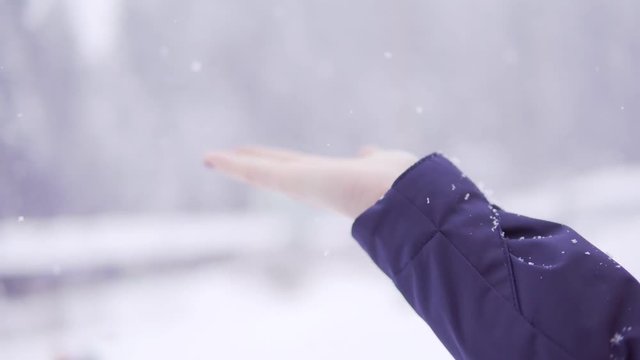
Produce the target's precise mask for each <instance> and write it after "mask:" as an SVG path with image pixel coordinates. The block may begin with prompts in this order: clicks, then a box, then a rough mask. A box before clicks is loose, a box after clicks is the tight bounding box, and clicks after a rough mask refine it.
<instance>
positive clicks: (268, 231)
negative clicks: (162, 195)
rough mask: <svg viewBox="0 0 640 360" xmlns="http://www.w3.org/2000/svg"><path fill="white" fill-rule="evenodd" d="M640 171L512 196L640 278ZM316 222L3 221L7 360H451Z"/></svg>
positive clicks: (351, 245)
mask: <svg viewBox="0 0 640 360" xmlns="http://www.w3.org/2000/svg"><path fill="white" fill-rule="evenodd" d="M639 170H640V169H632V168H619V169H607V170H603V171H602V172H596V173H592V174H585V175H583V176H581V177H579V178H576V179H566V180H563V181H561V182H560V183H555V184H548V185H544V184H543V185H541V186H539V187H536V188H531V189H526V190H525V191H521V192H517V193H514V194H506V195H505V196H503V197H502V198H501V199H498V200H497V201H498V203H499V204H500V205H501V206H502V207H503V208H505V209H508V210H511V211H515V212H519V213H522V214H525V215H529V216H534V217H540V218H544V219H551V220H554V221H558V222H562V223H566V224H568V225H570V226H572V227H573V228H574V229H576V230H577V231H578V232H580V233H581V234H583V235H584V236H585V237H587V239H589V240H590V241H591V242H593V243H594V244H596V245H597V246H599V247H601V248H602V249H603V250H605V251H607V252H609V253H610V254H611V255H612V256H613V257H614V258H615V259H616V260H617V261H618V262H620V263H621V264H622V265H624V266H625V267H626V268H627V269H628V270H630V271H631V272H632V273H633V274H635V275H636V276H639V275H640V262H638V261H637V259H638V256H639V255H640V242H639V241H638V240H640V239H639V237H640V236H638V233H637V227H638V225H640V192H638V191H637V190H635V189H634V184H638V183H639V181H640V171H639ZM350 225H351V223H350V222H349V221H347V220H346V219H342V218H335V217H329V216H320V215H318V214H317V213H315V212H311V211H306V212H299V213H297V214H296V215H293V217H292V216H287V215H285V214H282V213H269V214H227V215H175V216H169V215H167V216H154V217H142V216H136V217H130V216H103V217H99V218H75V219H74V218H69V219H57V220H51V221H33V220H31V219H20V220H18V219H15V220H14V221H6V222H4V223H2V224H0V274H2V275H1V276H2V277H3V278H4V279H5V281H4V282H3V284H4V288H0V292H1V291H4V296H2V295H0V359H9V360H11V359H29V360H31V359H34V360H38V359H76V360H77V359H83V360H85V359H212V358H222V359H254V358H260V359H327V358H337V359H343V358H350V359H353V358H356V359H359V358H367V359H390V358H403V359H424V358H430V359H450V358H451V357H450V356H449V355H448V353H447V352H446V350H445V349H444V348H443V347H442V345H441V344H440V343H439V342H438V340H437V338H436V337H435V336H434V335H433V333H432V332H431V331H430V329H429V328H428V326H426V325H425V324H424V323H423V322H422V320H421V319H420V318H419V317H418V316H417V315H415V314H414V312H413V310H411V308H410V307H409V306H407V305H406V303H405V302H404V300H403V299H402V297H401V296H400V295H399V294H398V293H397V291H396V290H395V288H394V287H393V285H392V284H391V282H390V281H389V280H388V279H387V278H386V277H385V276H384V275H383V274H382V273H381V272H380V271H379V270H378V269H377V268H376V267H375V266H374V265H373V264H372V263H371V261H370V260H369V259H368V258H367V257H366V255H365V254H364V253H363V252H362V250H360V249H359V247H358V245H357V244H356V243H355V241H353V240H352V239H351V238H350V233H349V231H350Z"/></svg>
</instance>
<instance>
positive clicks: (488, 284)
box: [393, 190, 577, 359]
mask: <svg viewBox="0 0 640 360" xmlns="http://www.w3.org/2000/svg"><path fill="white" fill-rule="evenodd" d="M395 193H397V194H400V195H401V196H402V198H403V199H404V200H405V201H406V202H408V203H409V204H410V205H411V206H412V207H413V208H414V209H416V210H417V211H418V212H419V213H420V214H421V215H422V216H423V217H424V218H425V219H427V220H428V221H429V222H430V223H431V224H434V223H433V221H432V220H431V219H430V218H429V217H428V216H427V215H426V214H425V213H424V212H423V211H422V210H421V209H420V208H419V207H418V206H416V204H414V203H413V202H412V201H411V200H409V199H408V198H407V197H406V196H404V194H402V193H401V192H399V191H397V190H396V191H395ZM438 233H440V234H442V237H444V238H445V239H446V240H447V242H448V243H449V244H450V245H451V247H452V248H453V249H455V250H456V252H457V253H458V254H459V255H460V256H461V257H462V258H463V259H464V260H465V262H467V264H468V265H469V266H470V267H471V268H472V269H473V270H475V272H476V273H477V274H478V275H479V276H480V278H481V279H482V281H484V283H485V284H486V285H487V286H488V287H489V288H490V289H491V291H493V292H494V293H496V295H498V298H500V299H502V300H503V301H505V303H507V304H509V302H508V301H506V299H505V298H504V297H502V295H500V293H499V292H498V291H497V290H496V289H495V288H494V287H493V285H491V283H489V282H488V281H487V280H486V279H485V277H484V276H482V273H481V272H480V271H479V270H478V269H477V268H476V267H475V265H474V264H473V263H472V262H471V261H470V260H469V259H468V258H467V257H466V256H465V254H464V253H463V252H462V251H460V249H458V247H457V246H456V245H455V244H454V243H453V242H452V241H451V240H449V237H448V236H447V235H446V234H445V233H443V232H442V231H440V228H438V227H436V234H438ZM434 237H435V235H434V236H432V237H431V238H430V239H429V240H431V239H433V238H434ZM429 240H427V241H425V242H424V243H423V245H422V246H421V247H420V248H419V249H418V251H417V252H416V254H415V255H414V256H412V257H411V260H409V261H408V262H407V264H405V265H404V266H403V267H402V270H400V271H399V272H398V273H397V274H394V275H393V276H394V277H400V276H402V274H403V273H404V271H405V270H406V269H407V268H408V267H409V265H411V264H412V263H413V262H414V260H415V258H416V257H417V256H418V255H419V254H420V253H421V252H422V250H423V249H424V248H425V245H426V244H428V243H429V242H430V241H429ZM514 300H515V299H514ZM509 305H511V306H513V304H509ZM517 313H518V314H519V316H520V318H521V319H522V321H524V322H526V323H527V324H528V325H529V326H530V327H531V328H532V329H533V330H534V331H535V332H536V333H538V334H540V335H541V336H542V337H544V338H545V339H547V340H548V341H549V342H550V343H552V344H554V345H555V346H556V347H558V349H560V350H561V351H562V352H564V353H565V355H567V356H568V357H570V358H572V359H577V358H576V357H574V356H573V355H571V354H570V353H569V352H568V351H567V350H566V349H565V348H564V347H562V346H560V345H559V344H558V343H557V342H555V341H554V340H553V339H552V338H550V337H549V336H548V335H547V334H545V333H544V332H543V331H542V330H540V329H539V328H538V327H536V326H535V325H533V324H532V323H531V322H530V321H529V320H528V319H527V318H525V317H524V315H523V314H522V312H520V311H518V312H517Z"/></svg>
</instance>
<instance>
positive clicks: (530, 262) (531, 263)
mask: <svg viewBox="0 0 640 360" xmlns="http://www.w3.org/2000/svg"><path fill="white" fill-rule="evenodd" d="M527 264H529V265H535V264H534V263H533V262H532V261H529V262H528V263H527Z"/></svg>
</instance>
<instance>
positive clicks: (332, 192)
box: [205, 146, 418, 218]
mask: <svg viewBox="0 0 640 360" xmlns="http://www.w3.org/2000/svg"><path fill="white" fill-rule="evenodd" d="M417 160H418V158H417V157H416V156H415V155H413V154H411V153H408V152H405V151H400V150H383V149H379V148H377V147H374V146H366V147H363V148H361V149H360V151H359V153H358V154H357V155H356V156H352V157H330V156H320V155H314V154H307V153H303V152H299V151H293V150H286V149H279V148H274V147H265V146H244V147H240V148H237V149H233V150H224V151H214V152H210V153H208V154H207V155H206V156H205V164H206V165H208V166H210V167H212V168H214V169H217V170H219V171H221V172H222V173H224V174H225V175H228V176H230V177H232V178H235V179H237V180H240V181H243V182H245V183H248V184H251V185H254V186H258V187H263V188H267V189H271V190H275V191H279V192H282V193H284V194H287V195H289V196H291V197H292V198H294V199H297V200H300V201H303V202H306V203H310V204H314V205H317V206H321V207H325V208H329V209H332V210H335V211H338V212H340V213H342V214H344V215H347V216H349V217H351V218H355V217H356V216H357V215H358V214H360V213H361V212H363V211H364V210H366V209H367V208H368V207H369V206H371V205H372V204H373V203H374V202H375V201H376V200H377V199H378V198H380V197H381V196H382V195H383V194H384V193H385V192H386V191H387V190H388V189H389V187H390V186H391V184H392V183H393V181H394V180H395V179H396V178H397V177H398V176H399V175H400V174H401V173H402V172H403V171H404V170H406V169H407V168H408V167H409V166H411V165H412V164H414V163H415V162H416V161H417Z"/></svg>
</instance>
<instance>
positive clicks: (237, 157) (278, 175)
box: [205, 151, 292, 190]
mask: <svg viewBox="0 0 640 360" xmlns="http://www.w3.org/2000/svg"><path fill="white" fill-rule="evenodd" d="M205 164H206V165H208V166H210V167H213V168H215V169H217V170H219V171H221V172H223V173H224V174H226V175H228V176H231V177H233V178H236V179H238V180H241V181H244V182H246V183H249V184H252V185H257V186H263V187H267V188H272V189H276V190H285V189H286V186H287V184H288V183H289V182H290V181H289V180H290V179H291V177H292V171H291V168H290V167H289V166H287V164H286V163H283V162H281V161H277V160H274V159H268V158H262V157H257V156H245V155H243V154H240V153H237V152H230V151H218V152H212V153H209V154H207V155H206V156H205Z"/></svg>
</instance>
